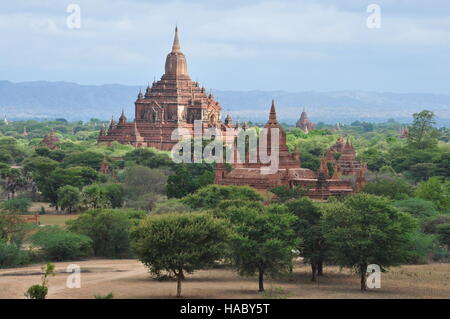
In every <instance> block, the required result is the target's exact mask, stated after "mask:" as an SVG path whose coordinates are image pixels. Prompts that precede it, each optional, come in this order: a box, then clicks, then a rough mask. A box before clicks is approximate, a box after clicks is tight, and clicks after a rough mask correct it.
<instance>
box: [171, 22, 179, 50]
mask: <svg viewBox="0 0 450 319" xmlns="http://www.w3.org/2000/svg"><path fill="white" fill-rule="evenodd" d="M172 52H181V47H180V39H179V37H178V26H175V37H174V38H173V45H172Z"/></svg>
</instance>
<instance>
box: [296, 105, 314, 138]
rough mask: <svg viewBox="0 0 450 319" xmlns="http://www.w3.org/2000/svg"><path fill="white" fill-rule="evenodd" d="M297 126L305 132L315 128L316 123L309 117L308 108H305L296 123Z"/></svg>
mask: <svg viewBox="0 0 450 319" xmlns="http://www.w3.org/2000/svg"><path fill="white" fill-rule="evenodd" d="M295 127H297V128H299V129H301V130H302V131H303V132H305V133H306V134H308V133H309V132H311V131H312V130H314V128H315V127H316V125H315V124H314V123H313V122H311V121H310V120H309V119H308V114H306V109H303V112H302V114H301V115H300V118H299V120H298V121H297V123H296V124H295Z"/></svg>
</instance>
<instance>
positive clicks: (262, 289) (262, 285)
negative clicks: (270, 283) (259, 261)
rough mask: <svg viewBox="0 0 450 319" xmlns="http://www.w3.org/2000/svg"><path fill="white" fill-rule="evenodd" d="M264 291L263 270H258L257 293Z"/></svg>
mask: <svg viewBox="0 0 450 319" xmlns="http://www.w3.org/2000/svg"><path fill="white" fill-rule="evenodd" d="M262 291H264V270H261V269H260V270H259V292H262Z"/></svg>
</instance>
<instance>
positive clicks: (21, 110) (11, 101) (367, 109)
mask: <svg viewBox="0 0 450 319" xmlns="http://www.w3.org/2000/svg"><path fill="white" fill-rule="evenodd" d="M142 89H145V87H144V86H143V87H142ZM138 90H139V87H138V86H127V85H118V84H108V85H98V86H96V85H79V84H76V83H68V82H45V81H39V82H22V83H12V82H9V81H0V115H3V114H5V115H6V116H7V117H8V118H13V119H25V118H37V119H46V118H48V119H51V118H57V117H63V118H66V119H70V120H77V119H81V120H87V119H90V118H93V117H96V118H101V119H107V118H110V117H111V115H112V114H114V115H115V117H116V118H117V117H118V116H119V114H120V112H121V110H122V108H124V109H125V111H126V114H127V115H128V116H129V118H130V119H132V118H133V115H134V101H135V99H136V96H137V93H138ZM213 94H214V95H215V96H216V97H217V98H218V99H219V100H220V101H221V103H222V106H223V109H224V113H226V112H230V113H231V115H232V116H233V118H234V119H240V120H241V121H242V120H246V119H248V120H253V121H265V119H266V118H267V113H268V111H269V107H270V103H271V100H272V98H274V99H275V100H276V103H277V111H278V114H279V118H280V119H281V120H282V121H284V122H290V123H293V122H295V121H296V120H297V119H298V117H299V116H300V113H301V111H302V109H303V107H306V108H307V111H308V114H309V117H310V118H311V119H312V120H313V121H315V122H318V121H324V122H327V123H335V122H337V121H340V122H344V123H348V122H351V121H354V120H366V121H376V122H378V121H384V120H387V119H389V118H394V119H397V120H399V121H404V122H405V121H406V122H407V121H410V119H411V114H412V113H414V112H417V111H420V110H422V109H429V110H432V111H434V112H435V113H436V115H437V116H438V123H439V124H440V125H446V126H450V95H445V94H427V93H408V94H399V93H385V92H362V91H337V92H314V91H309V92H284V91H247V92H244V91H220V90H213Z"/></svg>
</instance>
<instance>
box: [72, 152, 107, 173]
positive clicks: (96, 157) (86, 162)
mask: <svg viewBox="0 0 450 319" xmlns="http://www.w3.org/2000/svg"><path fill="white" fill-rule="evenodd" d="M104 158H105V156H104V155H103V154H101V153H97V152H93V151H86V152H81V153H75V154H71V155H69V156H67V157H66V158H65V159H64V166H66V167H69V166H86V167H90V168H92V169H93V170H95V171H98V170H99V169H100V166H101V163H102V161H103V160H104Z"/></svg>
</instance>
